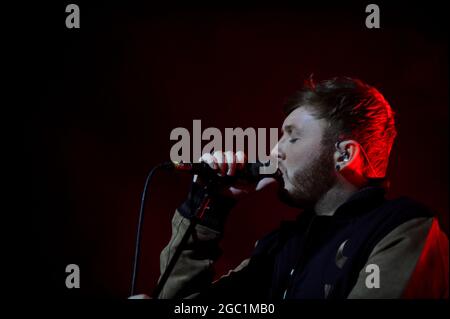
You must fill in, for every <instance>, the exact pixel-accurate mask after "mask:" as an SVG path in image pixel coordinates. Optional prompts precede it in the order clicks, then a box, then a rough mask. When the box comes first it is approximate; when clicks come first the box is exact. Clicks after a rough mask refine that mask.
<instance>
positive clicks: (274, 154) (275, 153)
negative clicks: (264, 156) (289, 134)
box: [270, 142, 285, 160]
mask: <svg viewBox="0 0 450 319" xmlns="http://www.w3.org/2000/svg"><path fill="white" fill-rule="evenodd" d="M270 156H272V157H274V158H278V159H282V160H283V159H284V158H285V155H284V152H283V151H282V150H281V148H280V142H278V143H277V144H276V145H275V146H274V147H273V148H272V150H271V151H270Z"/></svg>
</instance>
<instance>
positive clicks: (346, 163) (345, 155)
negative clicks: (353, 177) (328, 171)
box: [334, 140, 363, 171]
mask: <svg viewBox="0 0 450 319" xmlns="http://www.w3.org/2000/svg"><path fill="white" fill-rule="evenodd" d="M334 161H335V165H336V169H337V170H343V169H345V168H347V169H349V168H351V169H352V170H356V171H359V170H361V169H362V167H360V166H361V165H362V163H363V160H362V158H361V146H360V145H359V143H358V142H356V141H355V140H344V141H341V142H338V143H336V151H335V153H334Z"/></svg>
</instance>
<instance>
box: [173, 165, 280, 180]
mask: <svg viewBox="0 0 450 319" xmlns="http://www.w3.org/2000/svg"><path fill="white" fill-rule="evenodd" d="M164 167H165V168H166V169H172V170H175V171H180V172H185V173H190V174H193V175H199V176H204V177H209V178H226V179H228V180H230V179H232V180H236V179H244V180H246V181H249V182H258V181H260V180H261V179H263V178H266V177H273V178H280V177H281V172H280V170H279V169H276V170H275V171H274V168H273V167H271V162H270V161H268V162H267V163H262V162H259V161H257V162H256V163H245V164H244V168H243V169H240V170H236V173H235V175H234V176H228V175H227V176H223V177H220V176H218V175H217V172H215V171H214V170H213V169H212V168H211V167H210V166H209V165H208V164H207V163H205V162H200V163H184V162H176V161H169V162H166V163H165V164H164Z"/></svg>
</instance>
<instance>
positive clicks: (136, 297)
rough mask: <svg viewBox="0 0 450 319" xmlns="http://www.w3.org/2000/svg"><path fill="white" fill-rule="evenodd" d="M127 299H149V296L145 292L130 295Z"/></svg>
mask: <svg viewBox="0 0 450 319" xmlns="http://www.w3.org/2000/svg"><path fill="white" fill-rule="evenodd" d="M128 299H151V298H150V297H149V296H147V295H146V294H140V295H134V296H130V297H128Z"/></svg>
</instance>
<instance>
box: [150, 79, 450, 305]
mask: <svg viewBox="0 0 450 319" xmlns="http://www.w3.org/2000/svg"><path fill="white" fill-rule="evenodd" d="M285 115H286V117H285V120H284V123H283V125H282V132H283V135H282V137H281V139H280V140H279V141H278V144H277V145H276V147H275V148H274V149H273V150H272V156H273V157H274V158H276V159H277V160H278V167H279V170H280V171H281V173H282V177H281V181H280V182H279V188H280V199H281V200H282V201H284V202H286V203H287V204H289V205H293V206H295V207H298V208H299V209H300V214H299V215H298V217H297V218H296V220H295V221H292V222H283V223H282V224H281V226H280V227H279V228H278V229H277V230H275V231H273V232H272V233H270V234H268V235H267V236H265V237H264V238H262V239H260V240H258V241H257V243H256V245H255V248H254V250H253V252H252V254H251V256H249V258H248V259H246V260H244V261H243V262H242V263H241V264H240V265H239V266H238V267H237V268H236V269H234V270H232V271H230V272H229V273H228V274H227V275H225V276H223V277H221V278H220V279H218V280H216V281H214V282H212V279H213V267H212V266H213V263H214V261H216V260H217V258H218V257H219V255H220V250H219V247H218V244H219V241H220V239H221V237H222V233H223V227H224V224H225V221H226V217H227V215H228V214H229V212H230V210H231V209H232V207H233V206H234V205H235V204H236V202H237V201H238V200H239V199H240V198H242V197H244V196H245V195H247V194H249V193H251V192H252V191H257V190H259V189H262V188H263V187H265V186H266V185H268V184H271V183H272V182H274V180H273V179H270V178H264V179H262V180H261V181H260V182H259V183H257V184H249V183H242V182H240V183H236V184H233V185H231V186H230V185H228V186H226V187H223V188H222V189H220V190H218V191H215V192H212V193H211V194H209V195H210V198H211V201H210V202H209V204H208V207H207V209H206V211H205V214H204V217H203V218H202V219H201V220H200V221H199V224H198V225H197V226H196V228H195V231H194V234H193V235H192V236H191V238H190V239H189V241H188V243H187V245H186V246H185V248H184V250H183V252H182V253H181V256H180V258H179V260H178V262H177V264H176V265H175V267H174V269H173V270H172V272H171V275H170V276H169V278H168V280H167V282H166V284H165V285H164V288H163V290H162V291H161V293H160V295H159V298H171V299H172V298H199V299H205V300H223V299H225V300H227V299H237V300H242V299H246V300H248V299H252V300H263V301H280V300H283V299H343V298H445V297H448V239H447V237H446V235H445V234H444V233H443V232H442V231H441V230H440V228H439V224H438V220H437V218H435V217H433V215H432V214H431V213H430V211H429V210H428V209H427V208H426V207H424V206H422V205H420V204H419V203H416V202H414V201H412V200H411V199H408V198H405V197H401V198H398V199H394V200H387V199H386V198H385V187H386V169H387V166H388V161H389V154H390V151H391V148H392V144H393V142H394V139H395V137H396V128H395V122H394V113H393V111H392V110H391V107H390V105H389V104H388V102H387V101H386V100H385V99H384V97H383V96H382V95H381V94H380V92H379V91H378V90H377V89H375V88H374V87H371V86H369V85H367V84H365V83H363V82H362V81H360V80H357V79H352V78H333V79H330V80H326V81H322V82H319V83H314V82H313V81H312V80H310V81H309V82H307V83H306V84H305V86H304V88H303V89H302V90H301V91H300V92H298V93H297V94H296V95H295V96H294V97H293V98H292V99H291V100H290V102H289V103H287V105H286V106H285ZM202 160H203V161H204V162H206V163H208V164H209V165H210V167H211V168H212V169H213V170H215V171H216V172H217V174H218V175H235V174H236V172H237V171H238V170H240V169H242V167H243V165H242V164H243V162H244V161H245V158H244V155H243V153H241V152H237V153H232V152H225V153H223V152H215V153H214V154H213V155H211V154H204V155H203V156H202ZM204 185H205V182H204V180H202V177H201V176H198V177H196V178H195V179H194V182H193V184H192V189H191V191H190V193H189V196H188V198H187V200H186V201H185V202H184V203H183V204H182V205H181V206H180V207H179V208H178V209H177V211H176V212H175V215H174V217H173V221H172V237H171V240H170V242H169V244H168V245H167V246H166V247H165V248H164V250H163V251H162V253H161V271H164V270H165V268H166V267H167V264H168V262H169V260H170V258H171V256H172V255H173V253H174V252H175V250H176V248H177V246H178V244H179V243H180V240H181V237H182V236H183V234H184V232H185V230H186V229H187V227H188V226H189V220H190V219H191V218H193V216H194V214H195V213H196V211H197V209H198V205H199V204H200V202H201V201H202V198H203V197H204V189H205V188H204V187H203V186H204ZM263 214H264V212H261V216H263ZM371 275H373V277H371V278H368V276H371Z"/></svg>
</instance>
